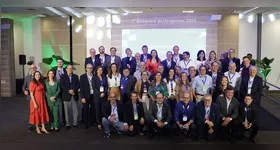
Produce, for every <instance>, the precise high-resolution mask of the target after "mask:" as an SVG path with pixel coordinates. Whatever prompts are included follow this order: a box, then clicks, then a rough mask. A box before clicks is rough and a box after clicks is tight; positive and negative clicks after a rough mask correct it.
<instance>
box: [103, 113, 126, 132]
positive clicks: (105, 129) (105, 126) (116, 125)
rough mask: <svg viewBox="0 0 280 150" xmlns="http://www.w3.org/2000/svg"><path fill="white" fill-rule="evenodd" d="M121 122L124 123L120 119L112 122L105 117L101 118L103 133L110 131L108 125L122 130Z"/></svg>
mask: <svg viewBox="0 0 280 150" xmlns="http://www.w3.org/2000/svg"><path fill="white" fill-rule="evenodd" d="M123 124H124V123H123V122H120V121H118V122H114V121H113V122H112V121H110V120H108V119H107V118H105V117H103V118H102V125H103V127H104V132H105V134H108V133H110V125H111V126H114V127H116V128H117V130H118V131H124V128H123Z"/></svg>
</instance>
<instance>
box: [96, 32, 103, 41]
mask: <svg viewBox="0 0 280 150" xmlns="http://www.w3.org/2000/svg"><path fill="white" fill-rule="evenodd" d="M96 39H97V40H102V39H103V31H101V30H98V31H97V32H96Z"/></svg>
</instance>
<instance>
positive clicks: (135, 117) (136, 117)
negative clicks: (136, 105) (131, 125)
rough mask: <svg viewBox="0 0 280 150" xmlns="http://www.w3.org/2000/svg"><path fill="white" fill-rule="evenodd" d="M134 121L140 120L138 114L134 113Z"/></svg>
mask: <svg viewBox="0 0 280 150" xmlns="http://www.w3.org/2000/svg"><path fill="white" fill-rule="evenodd" d="M134 120H138V113H136V112H134Z"/></svg>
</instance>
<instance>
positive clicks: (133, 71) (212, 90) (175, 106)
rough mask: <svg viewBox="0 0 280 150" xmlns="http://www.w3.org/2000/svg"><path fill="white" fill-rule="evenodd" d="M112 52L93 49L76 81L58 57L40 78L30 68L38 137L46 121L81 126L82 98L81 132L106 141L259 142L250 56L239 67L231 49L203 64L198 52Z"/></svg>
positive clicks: (258, 81) (257, 95)
mask: <svg viewBox="0 0 280 150" xmlns="http://www.w3.org/2000/svg"><path fill="white" fill-rule="evenodd" d="M116 51H117V49H116V48H115V47H112V48H111V49H110V55H108V54H106V53H105V47H104V46H100V47H99V54H96V50H95V49H93V48H92V49H90V57H88V58H86V59H85V71H86V72H85V73H84V74H82V75H81V76H80V78H79V77H78V76H77V75H76V74H74V73H73V66H72V65H67V66H66V68H63V60H62V59H57V67H55V68H52V69H51V70H49V71H48V73H47V76H46V78H44V80H43V76H42V75H41V73H40V72H39V71H36V66H35V64H32V65H31V66H30V70H31V73H32V74H30V75H27V76H26V78H25V82H24V85H23V91H24V93H25V95H27V96H28V98H30V99H31V101H30V118H29V123H30V124H31V125H35V126H36V132H37V133H38V134H42V132H44V133H49V131H48V130H47V129H46V128H45V125H44V123H46V122H50V129H51V130H56V131H59V127H60V124H65V129H66V130H69V129H70V127H71V126H72V127H78V101H79V100H81V102H82V104H83V108H82V122H83V126H84V128H85V129H88V128H89V127H90V125H93V124H96V125H97V127H98V129H100V130H104V138H109V137H110V134H111V130H112V129H114V130H116V131H117V132H118V133H119V134H125V133H126V134H128V135H129V136H135V135H136V134H138V133H139V134H140V135H143V134H144V133H145V131H147V133H148V136H149V138H152V137H154V136H155V135H156V134H157V133H164V134H165V135H170V133H171V131H174V132H175V133H176V134H177V135H181V134H186V135H187V136H189V137H191V138H192V139H193V140H198V139H206V140H214V139H215V138H216V137H217V136H219V137H227V138H229V139H230V141H236V140H237V139H242V138H243V137H244V132H245V131H247V130H250V131H251V134H250V137H249V139H250V140H251V141H252V142H257V141H256V138H255V137H256V135H257V132H258V120H257V108H258V107H259V106H260V102H261V93H262V85H263V83H262V78H261V77H259V76H258V75H257V67H256V66H254V61H253V60H252V57H251V54H248V55H247V56H245V57H243V62H242V64H241V62H240V59H239V58H236V57H235V50H234V49H229V50H228V52H227V53H228V56H223V58H222V59H218V58H217V57H216V53H215V51H211V52H210V53H209V57H208V59H206V54H205V52H204V51H203V50H200V51H198V53H197V59H196V60H191V59H190V53H189V52H188V51H185V52H183V54H179V46H174V47H173V52H172V51H168V52H167V53H166V59H165V60H163V61H161V59H160V58H159V57H158V54H157V51H156V50H151V53H150V54H148V47H147V46H146V45H144V46H142V51H143V53H142V54H140V53H136V54H135V57H133V56H132V51H131V49H129V48H127V49H126V51H125V52H126V55H127V57H124V58H122V59H121V58H120V57H119V56H117V55H116ZM29 95H30V97H29ZM70 112H72V113H70ZM70 115H72V116H71V117H73V119H72V120H73V122H70V119H69V118H70ZM40 124H41V129H40V127H39V125H40Z"/></svg>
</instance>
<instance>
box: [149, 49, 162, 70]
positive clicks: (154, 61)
mask: <svg viewBox="0 0 280 150" xmlns="http://www.w3.org/2000/svg"><path fill="white" fill-rule="evenodd" d="M159 64H160V59H159V57H158V53H157V51H156V50H154V49H153V50H152V51H151V58H149V59H148V60H147V63H146V69H147V70H148V71H149V72H150V73H151V75H154V74H156V73H157V72H158V70H157V66H158V65H159Z"/></svg>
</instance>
